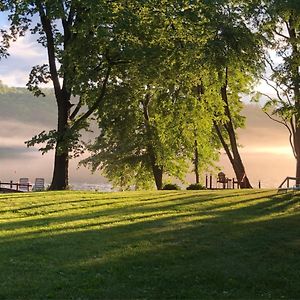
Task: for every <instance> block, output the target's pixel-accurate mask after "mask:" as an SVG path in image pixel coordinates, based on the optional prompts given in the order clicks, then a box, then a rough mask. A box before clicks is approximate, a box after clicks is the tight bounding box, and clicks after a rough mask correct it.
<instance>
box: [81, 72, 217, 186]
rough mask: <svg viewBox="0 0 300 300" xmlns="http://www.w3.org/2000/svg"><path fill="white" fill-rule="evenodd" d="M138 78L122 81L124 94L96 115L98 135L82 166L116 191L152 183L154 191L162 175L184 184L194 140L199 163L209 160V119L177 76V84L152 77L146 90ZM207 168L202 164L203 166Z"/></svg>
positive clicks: (210, 153) (191, 92)
mask: <svg viewBox="0 0 300 300" xmlns="http://www.w3.org/2000/svg"><path fill="white" fill-rule="evenodd" d="M177 74H178V73H177ZM141 77H142V76H138V78H139V80H138V82H136V81H135V80H134V79H133V82H132V81H131V80H129V81H128V82H126V83H125V82H123V83H122V84H123V85H124V90H123V93H122V94H121V95H119V97H113V98H112V99H114V100H113V101H111V102H110V103H108V102H107V103H106V106H107V107H105V108H104V109H102V110H101V112H100V113H99V127H100V128H101V130H102V132H101V135H100V136H99V137H98V138H97V140H96V142H95V143H94V144H92V145H90V147H89V150H90V151H91V152H92V156H91V157H90V158H88V159H86V160H85V161H84V162H83V163H84V164H87V165H90V166H91V168H92V170H93V171H95V170H97V169H100V170H102V171H103V172H104V174H105V175H106V176H107V177H108V178H109V179H110V180H111V181H112V182H113V183H115V184H116V185H119V186H121V187H122V186H123V187H125V188H127V187H128V186H135V187H137V188H145V187H151V186H153V183H154V182H155V184H156V188H157V189H158V190H159V189H162V187H163V175H168V176H172V177H176V178H179V179H181V180H183V179H184V176H185V174H186V172H187V171H188V167H189V164H188V161H189V160H190V159H192V158H193V154H194V152H193V151H194V149H195V148H194V141H195V138H196V139H197V141H198V142H199V146H198V163H199V160H200V159H201V158H203V160H205V161H206V164H208V161H209V160H208V158H212V157H213V156H214V148H213V147H212V144H211V143H210V142H211V131H212V119H211V118H210V117H209V115H208V114H207V111H206V110H205V106H203V105H202V104H201V103H200V102H199V101H197V99H196V97H195V95H194V91H193V84H190V86H187V84H186V82H183V83H182V84H179V82H178V76H177V78H176V81H177V82H176V84H174V82H173V80H170V81H169V82H167V81H166V80H163V78H158V77H157V78H156V81H152V83H151V85H148V86H147V87H146V88H145V86H144V85H143V84H141V82H140V78H141ZM179 77H180V76H179ZM148 80H149V78H148ZM199 114H200V115H201V116H202V118H199ZM206 158H207V159H206ZM206 164H204V163H202V162H201V166H203V167H204V166H205V165H206ZM120 174H122V175H121V176H120Z"/></svg>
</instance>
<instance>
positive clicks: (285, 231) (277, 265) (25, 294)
mask: <svg viewBox="0 0 300 300" xmlns="http://www.w3.org/2000/svg"><path fill="white" fill-rule="evenodd" d="M299 199H300V195H299V196H298V195H297V194H294V195H293V194H284V195H277V194H276V192H275V191H270V190H253V191H249V190H239V191H232V190H226V191H163V192H124V193H103V194H102V193H89V192H47V193H28V194H22V195H20V194H1V195H0V299H1V300H3V299H48V298H50V299H190V298H195V299H295V298H299V296H300V284H299V283H300V273H299V270H300V204H299Z"/></svg>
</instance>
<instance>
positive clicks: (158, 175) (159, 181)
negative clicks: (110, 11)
mask: <svg viewBox="0 0 300 300" xmlns="http://www.w3.org/2000/svg"><path fill="white" fill-rule="evenodd" d="M151 165H152V172H153V176H154V180H155V185H156V188H157V189H158V190H162V189H163V167H160V166H158V165H156V163H155V158H154V157H153V161H152V162H151Z"/></svg>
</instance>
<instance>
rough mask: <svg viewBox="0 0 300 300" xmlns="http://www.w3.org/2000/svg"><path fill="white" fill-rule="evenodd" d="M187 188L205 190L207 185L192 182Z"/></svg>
mask: <svg viewBox="0 0 300 300" xmlns="http://www.w3.org/2000/svg"><path fill="white" fill-rule="evenodd" d="M186 189H187V190H205V189H206V187H205V186H203V185H202V184H200V183H192V184H190V185H189V186H188V187H187V188H186Z"/></svg>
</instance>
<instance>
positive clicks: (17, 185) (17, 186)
mask: <svg viewBox="0 0 300 300" xmlns="http://www.w3.org/2000/svg"><path fill="white" fill-rule="evenodd" d="M1 186H4V187H9V189H11V190H16V191H20V187H21V188H22V189H21V190H22V191H23V188H24V189H26V190H27V191H28V192H29V190H30V187H31V186H32V184H30V183H19V182H13V181H12V180H11V181H10V182H1V181H0V188H1ZM14 187H15V188H14Z"/></svg>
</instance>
